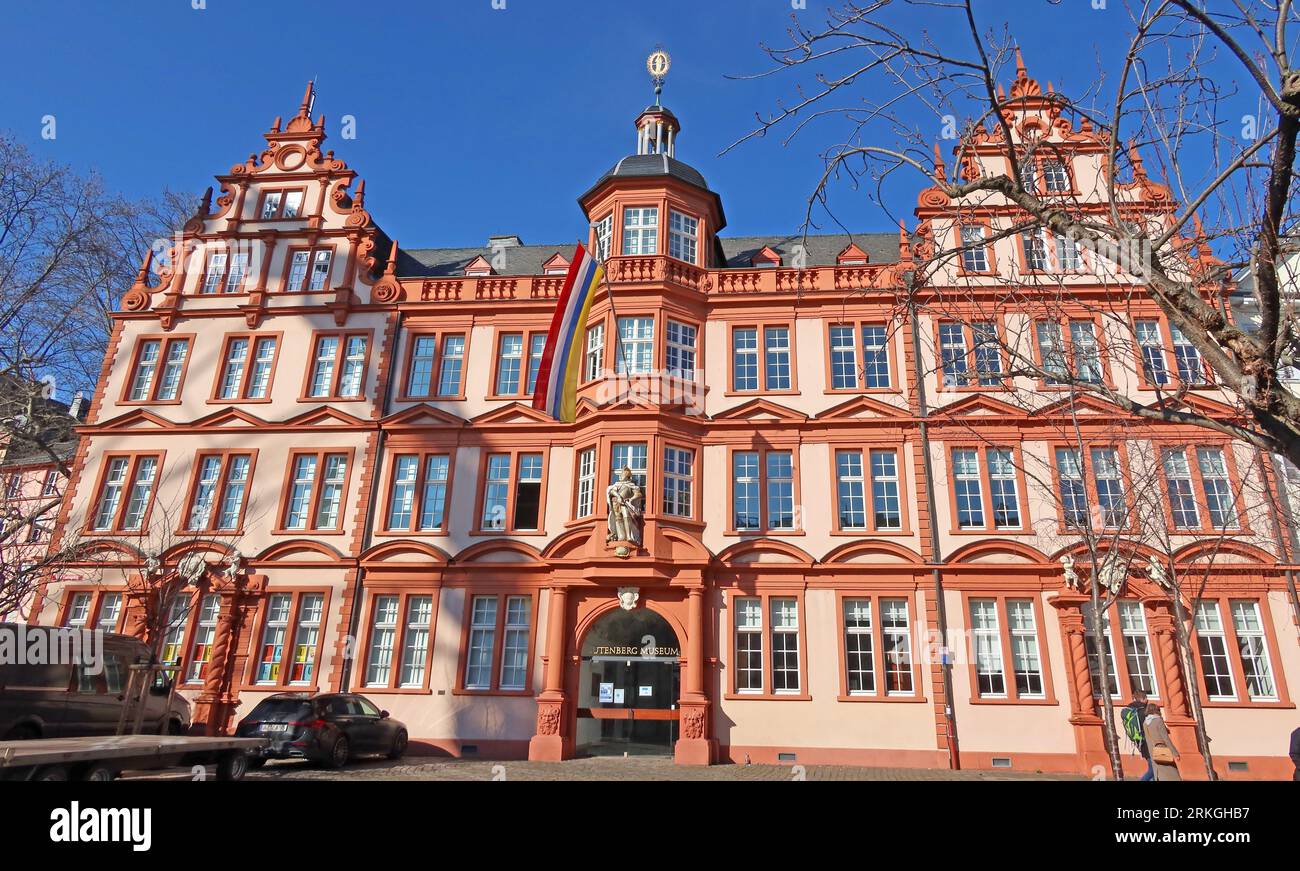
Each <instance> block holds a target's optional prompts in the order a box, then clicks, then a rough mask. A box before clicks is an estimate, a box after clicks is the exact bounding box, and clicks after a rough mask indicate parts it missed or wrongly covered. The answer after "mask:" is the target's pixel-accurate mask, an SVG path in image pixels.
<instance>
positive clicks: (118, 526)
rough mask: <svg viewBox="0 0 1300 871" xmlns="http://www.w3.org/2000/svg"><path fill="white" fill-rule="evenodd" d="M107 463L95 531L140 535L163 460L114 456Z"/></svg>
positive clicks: (94, 518) (94, 526) (95, 517)
mask: <svg viewBox="0 0 1300 871" xmlns="http://www.w3.org/2000/svg"><path fill="white" fill-rule="evenodd" d="M105 462H106V466H105V471H104V480H103V483H102V484H101V486H100V492H99V499H97V500H96V503H95V504H96V508H95V513H94V516H93V521H92V524H91V528H92V529H94V530H95V531H109V530H113V531H118V532H139V531H140V530H141V528H142V527H143V526H144V518H145V515H146V514H147V513H148V510H149V506H150V504H151V503H152V500H153V488H154V482H155V480H156V478H157V475H158V466H159V463H160V460H159V458H158V457H157V456H139V457H135V458H134V459H132V458H131V457H120V456H117V457H113V456H110V457H108V458H107V459H106V461H105Z"/></svg>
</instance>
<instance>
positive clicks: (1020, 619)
mask: <svg viewBox="0 0 1300 871" xmlns="http://www.w3.org/2000/svg"><path fill="white" fill-rule="evenodd" d="M1007 619H1008V621H1009V622H1010V624H1011V661H1012V666H1013V668H1014V669H1015V674H1016V695H1017V696H1019V697H1020V698H1027V697H1028V698H1042V697H1043V695H1044V693H1043V663H1042V659H1041V657H1040V654H1039V650H1038V625H1037V621H1036V620H1035V618H1034V603H1033V601H1032V600H1030V599H1008V600H1007Z"/></svg>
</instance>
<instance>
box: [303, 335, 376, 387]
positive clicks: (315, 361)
mask: <svg viewBox="0 0 1300 871" xmlns="http://www.w3.org/2000/svg"><path fill="white" fill-rule="evenodd" d="M368 345H369V336H368V335H367V334H365V333H332V334H327V335H318V336H317V337H316V344H315V352H314V354H313V357H312V369H311V379H310V383H309V389H308V392H307V395H308V396H309V397H311V398H313V399H357V398H360V396H361V388H362V386H363V383H364V381H365V371H366V359H367V347H368Z"/></svg>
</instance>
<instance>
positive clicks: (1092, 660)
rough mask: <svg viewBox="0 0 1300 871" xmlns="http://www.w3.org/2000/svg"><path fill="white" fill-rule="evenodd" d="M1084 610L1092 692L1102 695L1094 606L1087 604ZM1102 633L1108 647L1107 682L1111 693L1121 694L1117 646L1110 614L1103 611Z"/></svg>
mask: <svg viewBox="0 0 1300 871" xmlns="http://www.w3.org/2000/svg"><path fill="white" fill-rule="evenodd" d="M1082 611H1083V644H1084V648H1085V651H1086V654H1087V658H1088V672H1089V674H1090V675H1091V677H1092V694H1093V695H1094V696H1096V697H1098V698H1100V697H1101V675H1102V663H1101V655H1100V653H1099V652H1098V648H1097V639H1096V637H1095V636H1094V635H1093V632H1092V613H1093V612H1092V606H1091V605H1087V604H1085V605H1084V606H1083V607H1082ZM1101 633H1102V638H1103V639H1104V640H1105V642H1106V644H1105V648H1106V682H1107V686H1108V687H1109V689H1110V693H1111V695H1119V674H1118V672H1117V671H1116V670H1115V648H1114V644H1113V643H1112V641H1111V628H1110V614H1108V613H1106V612H1102V615H1101Z"/></svg>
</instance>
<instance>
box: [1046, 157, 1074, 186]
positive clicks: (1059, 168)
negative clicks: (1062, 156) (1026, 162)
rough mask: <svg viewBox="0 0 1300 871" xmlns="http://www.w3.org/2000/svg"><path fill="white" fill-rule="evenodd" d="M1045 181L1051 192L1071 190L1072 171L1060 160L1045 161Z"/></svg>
mask: <svg viewBox="0 0 1300 871" xmlns="http://www.w3.org/2000/svg"><path fill="white" fill-rule="evenodd" d="M1043 182H1044V184H1045V185H1046V186H1047V192H1048V193H1049V194H1066V193H1069V192H1070V172H1069V170H1068V169H1066V166H1065V164H1064V163H1062V162H1061V161H1059V160H1045V161H1043Z"/></svg>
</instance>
